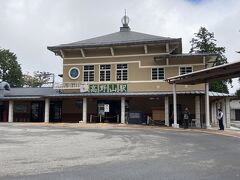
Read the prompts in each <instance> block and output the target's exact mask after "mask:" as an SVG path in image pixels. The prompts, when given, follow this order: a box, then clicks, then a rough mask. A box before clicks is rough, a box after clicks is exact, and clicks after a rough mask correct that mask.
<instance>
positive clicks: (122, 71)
mask: <svg viewBox="0 0 240 180" xmlns="http://www.w3.org/2000/svg"><path fill="white" fill-rule="evenodd" d="M123 64H124V65H125V64H126V65H127V68H126V69H118V68H117V65H123ZM115 69H116V71H115V72H116V76H115V77H116V81H128V64H127V63H121V64H116V65H115ZM124 70H127V79H126V80H123V71H124ZM118 71H121V79H120V80H118V78H117V72H118Z"/></svg>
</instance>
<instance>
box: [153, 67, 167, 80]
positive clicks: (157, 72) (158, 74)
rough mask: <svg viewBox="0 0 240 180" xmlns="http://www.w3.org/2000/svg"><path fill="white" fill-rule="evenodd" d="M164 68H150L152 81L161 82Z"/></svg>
mask: <svg viewBox="0 0 240 180" xmlns="http://www.w3.org/2000/svg"><path fill="white" fill-rule="evenodd" d="M163 79H164V68H152V80H163Z"/></svg>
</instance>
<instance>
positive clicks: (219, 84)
mask: <svg viewBox="0 0 240 180" xmlns="http://www.w3.org/2000/svg"><path fill="white" fill-rule="evenodd" d="M194 35H195V37H194V38H192V40H191V41H190V43H191V46H192V47H191V49H190V53H212V54H217V55H218V56H217V58H216V60H215V61H214V62H213V66H218V65H221V64H226V63H228V62H227V58H226V56H225V55H224V54H225V47H217V44H216V41H217V40H216V39H215V38H214V33H213V32H209V31H208V30H207V29H206V28H205V27H200V29H199V31H198V32H197V33H195V34H194ZM227 83H230V84H231V83H232V80H231V79H229V80H219V81H214V82H211V83H210V85H209V90H210V91H215V92H222V93H228V87H227Z"/></svg>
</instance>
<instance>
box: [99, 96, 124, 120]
mask: <svg viewBox="0 0 240 180" xmlns="http://www.w3.org/2000/svg"><path fill="white" fill-rule="evenodd" d="M97 114H98V122H105V123H120V114H121V101H119V100H98V101H97Z"/></svg>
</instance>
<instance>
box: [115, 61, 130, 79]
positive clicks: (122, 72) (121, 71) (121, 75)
mask: <svg viewBox="0 0 240 180" xmlns="http://www.w3.org/2000/svg"><path fill="white" fill-rule="evenodd" d="M126 80H128V65H127V64H117V81H126Z"/></svg>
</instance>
